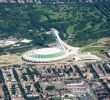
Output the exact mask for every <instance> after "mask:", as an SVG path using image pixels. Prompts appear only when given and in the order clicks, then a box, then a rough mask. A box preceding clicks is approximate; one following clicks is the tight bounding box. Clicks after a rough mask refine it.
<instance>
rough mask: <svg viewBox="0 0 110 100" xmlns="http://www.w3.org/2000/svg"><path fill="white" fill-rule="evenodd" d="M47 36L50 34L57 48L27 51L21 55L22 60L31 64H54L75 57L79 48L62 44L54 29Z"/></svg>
mask: <svg viewBox="0 0 110 100" xmlns="http://www.w3.org/2000/svg"><path fill="white" fill-rule="evenodd" d="M47 34H52V35H53V36H54V38H55V39H56V41H57V46H55V47H49V48H41V49H35V50H31V51H28V52H26V53H25V54H23V56H22V58H23V60H25V61H28V62H33V63H37V62H38V63H43V62H56V61H60V60H63V59H65V58H67V57H69V56H70V55H77V53H78V50H79V48H78V47H71V46H69V45H67V44H66V43H64V42H63V41H62V40H61V38H60V37H59V32H58V31H57V30H56V29H53V28H52V29H51V30H50V31H48V32H47Z"/></svg>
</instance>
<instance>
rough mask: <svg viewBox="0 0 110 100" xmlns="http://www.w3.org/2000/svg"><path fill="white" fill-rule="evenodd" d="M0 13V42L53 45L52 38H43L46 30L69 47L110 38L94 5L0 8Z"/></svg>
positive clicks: (105, 22)
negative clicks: (11, 39) (10, 39)
mask: <svg viewBox="0 0 110 100" xmlns="http://www.w3.org/2000/svg"><path fill="white" fill-rule="evenodd" d="M0 12H1V13H0V39H5V38H8V37H9V36H15V37H17V38H30V39H33V40H34V43H35V44H38V43H39V44H42V45H43V44H46V43H50V42H53V37H52V36H51V35H48V36H47V35H46V34H45V32H46V31H48V30H49V29H50V28H56V29H58V30H59V31H60V33H61V34H60V35H61V38H62V39H63V40H66V41H67V42H68V44H70V45H72V46H81V47H82V46H85V45H87V44H90V43H92V42H96V41H97V39H98V38H102V37H110V23H109V21H108V19H107V18H106V17H105V16H104V15H103V14H102V13H101V12H100V11H99V10H97V8H96V7H95V6H94V4H89V3H85V4H83V3H73V4H63V5H61V4H56V5H43V4H42V5H38V4H30V5H23V4H13V5H12V4H1V5H0ZM90 49H91V48H90ZM93 49H100V48H93ZM87 50H89V48H87Z"/></svg>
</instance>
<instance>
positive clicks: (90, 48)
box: [82, 46, 106, 52]
mask: <svg viewBox="0 0 110 100" xmlns="http://www.w3.org/2000/svg"><path fill="white" fill-rule="evenodd" d="M103 49H106V47H102V46H101V47H87V48H84V49H83V50H82V52H97V51H100V50H103Z"/></svg>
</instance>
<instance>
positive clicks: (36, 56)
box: [23, 47, 68, 62]
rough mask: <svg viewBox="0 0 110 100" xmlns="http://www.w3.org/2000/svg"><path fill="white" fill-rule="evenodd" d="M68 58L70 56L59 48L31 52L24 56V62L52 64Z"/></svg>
mask: <svg viewBox="0 0 110 100" xmlns="http://www.w3.org/2000/svg"><path fill="white" fill-rule="evenodd" d="M66 57H68V54H66V53H65V52H64V50H62V49H60V48H57V47H53V48H42V49H36V50H31V51H29V52H27V53H25V54H24V55H23V59H24V60H27V61H31V62H52V61H58V60H62V59H64V58H66Z"/></svg>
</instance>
